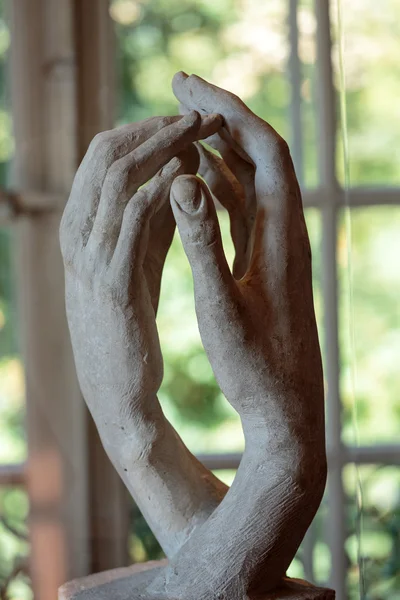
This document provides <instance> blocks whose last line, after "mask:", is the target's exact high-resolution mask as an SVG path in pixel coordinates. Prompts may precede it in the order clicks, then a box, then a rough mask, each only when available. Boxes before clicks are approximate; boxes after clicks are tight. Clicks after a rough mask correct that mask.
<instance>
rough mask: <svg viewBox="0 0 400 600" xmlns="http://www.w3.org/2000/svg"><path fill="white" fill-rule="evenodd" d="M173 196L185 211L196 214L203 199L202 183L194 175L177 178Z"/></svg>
mask: <svg viewBox="0 0 400 600" xmlns="http://www.w3.org/2000/svg"><path fill="white" fill-rule="evenodd" d="M177 188H178V189H177ZM172 197H173V199H174V200H175V202H176V203H177V204H178V206H179V207H180V208H181V209H182V210H183V211H184V212H185V213H187V214H189V215H191V214H194V213H195V212H197V211H198V209H199V208H200V204H201V200H202V190H201V184H200V183H199V182H198V181H197V180H196V179H195V178H194V177H191V178H189V177H187V178H180V179H177V180H176V181H175V183H174V185H173V188H172Z"/></svg>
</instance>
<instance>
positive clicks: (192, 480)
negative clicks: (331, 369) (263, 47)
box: [61, 73, 332, 600]
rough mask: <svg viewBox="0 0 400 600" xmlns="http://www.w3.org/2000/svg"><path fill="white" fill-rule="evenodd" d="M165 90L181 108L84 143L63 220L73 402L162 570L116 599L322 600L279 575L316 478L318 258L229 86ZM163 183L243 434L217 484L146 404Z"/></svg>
mask: <svg viewBox="0 0 400 600" xmlns="http://www.w3.org/2000/svg"><path fill="white" fill-rule="evenodd" d="M173 87H174V91H175V94H176V96H177V97H178V99H179V100H180V102H181V103H182V109H183V111H184V112H187V111H192V112H189V114H188V115H187V116H185V117H181V118H179V117H176V118H171V119H170V120H169V121H166V120H165V119H164V120H162V119H153V120H149V121H147V122H144V123H142V124H138V125H134V126H127V127H125V128H122V129H119V130H115V132H112V133H107V134H102V136H101V137H100V138H98V139H97V140H95V141H94V143H93V144H92V147H91V148H90V149H89V152H88V155H87V157H86V158H85V160H84V162H83V164H82V165H81V167H80V170H79V171H78V174H77V177H76V180H75V183H74V186H73V190H72V194H71V198H70V201H69V203H68V206H67V209H66V212H65V215H64V218H63V222H62V226H61V244H62V249H63V255H64V261H65V266H66V290H67V291H66V297H67V313H68V320H69V325H70V329H71V337H72V343H73V348H74V354H75V360H76V365H77V370H78V376H79V380H80V384H81V388H82V392H83V394H84V396H85V399H86V401H87V403H88V405H89V408H90V410H91V412H92V415H93V417H94V418H95V421H96V424H97V427H98V429H99V432H100V435H101V437H102V440H103V444H104V446H105V448H106V450H107V452H108V454H109V456H110V458H111V460H112V461H113V463H114V465H115V466H116V468H117V469H118V471H119V473H120V474H121V477H122V478H123V479H124V481H125V482H126V484H127V486H128V488H129V489H130V491H131V493H132V495H133V496H134V498H135V500H136V501H137V502H138V504H139V506H140V508H141V510H142V511H143V513H144V515H145V517H146V518H147V520H148V522H149V524H150V526H151V527H152V529H153V531H154V533H155V535H156V536H157V537H158V539H159V541H160V543H161V544H162V546H163V548H164V549H165V551H166V553H167V556H168V558H169V565H168V567H166V568H165V569H161V570H160V569H158V570H156V571H154V572H151V574H149V575H148V576H147V577H146V578H145V579H140V580H139V579H136V580H135V578H134V577H133V578H132V580H131V588H130V594H131V595H128V594H127V595H125V596H124V595H121V596H118V597H121V598H127V599H128V598H132V599H133V598H136V597H138V596H137V595H135V594H136V593H139V592H140V593H141V594H142V595H141V597H142V598H144V599H145V598H156V597H159V598H165V599H178V598H179V599H182V600H209V599H216V598H219V599H224V600H245V599H248V598H272V597H281V596H274V595H273V594H274V593H275V592H274V590H277V589H280V590H284V591H283V592H282V594H285V596H283V595H282V597H290V598H332V596H331V595H330V594H331V593H330V592H326V594H327V595H321V590H317V588H314V590H315V591H314V592H313V591H312V590H311V591H310V590H309V588H308V592H307V593H308V595H307V596H306V595H304V594H303V595H301V594H302V591H301V589H300V591H299V590H298V589H295V590H294V591H293V593H292V592H291V591H290V590H291V588H290V584H288V583H287V582H286V580H285V579H284V578H285V573H286V569H287V568H288V566H289V564H290V562H291V561H292V559H293V557H294V554H295V552H296V550H297V548H298V546H299V544H300V542H301V540H302V538H303V536H304V534H305V532H306V530H307V528H308V526H309V524H310V523H311V520H312V519H313V517H314V515H315V512H316V510H317V508H318V506H319V503H320V501H321V498H322V494H323V491H324V487H325V480H326V457H325V437H324V393H323V379H322V367H321V358H320V351H319V344H318V336H317V330H316V323H315V315H314V307H313V297H312V285H311V254H310V246H309V241H308V236H307V230H306V226H305V221H304V215H303V209H302V202H301V196H300V190H299V186H298V184H297V180H296V176H295V173H294V169H293V165H292V161H291V158H290V154H289V150H288V147H287V145H286V143H285V142H284V141H283V140H282V138H280V136H279V135H278V134H277V133H276V132H275V131H274V130H273V129H272V128H271V127H270V126H269V125H268V124H267V123H265V122H264V121H262V120H261V119H259V118H258V117H257V116H256V115H254V114H253V113H252V112H251V111H250V110H249V109H248V108H247V107H246V106H245V105H244V104H243V103H242V102H241V101H240V100H239V99H238V98H237V97H235V96H233V95H231V94H229V93H228V92H225V91H224V90H221V89H219V88H216V87H214V86H211V85H210V84H208V83H206V82H205V81H203V80H202V79H200V78H198V77H196V76H190V77H187V76H186V75H185V74H183V73H181V74H178V75H177V76H176V77H175V79H174V82H173ZM193 111H195V112H193ZM216 113H217V114H216ZM200 115H202V116H201V117H200ZM217 115H221V116H222V119H221V117H219V116H217ZM204 138H207V142H208V143H210V145H212V146H214V148H215V149H217V150H219V152H220V154H221V156H222V159H219V158H218V157H216V156H215V155H214V154H211V153H209V152H208V151H207V150H206V149H205V148H203V147H202V146H200V145H198V144H197V148H198V152H199V153H200V159H201V160H200V173H201V174H202V175H203V176H204V177H205V179H206V181H207V183H208V185H209V187H210V189H211V191H212V192H213V193H214V194H215V196H216V197H217V198H218V199H219V200H220V202H221V203H222V204H224V205H225V206H226V207H227V209H228V211H229V213H230V219H231V230H232V238H233V241H234V244H235V248H236V258H235V264H234V269H233V274H231V272H230V269H229V266H228V264H227V262H226V259H225V255H224V251H223V247H222V242H221V235H220V231H219V226H218V220H217V216H216V211H215V207H214V202H213V199H212V196H211V194H210V192H209V190H208V189H207V186H206V185H205V184H204V183H203V182H202V181H201V180H200V179H198V178H196V177H195V173H196V171H197V168H198V157H196V154H195V153H193V147H192V145H191V144H192V142H195V141H197V140H199V139H204ZM174 156H178V158H173V157H174ZM164 165H166V166H165V167H164ZM163 167H164V168H163ZM160 168H163V171H162V173H159V174H158V175H156V173H157V171H158V170H159V169H160ZM182 173H185V174H182ZM187 173H189V174H187ZM190 173H192V174H190ZM151 177H154V178H153V179H152V180H151V181H150V183H149V184H148V185H147V186H145V187H143V188H141V189H139V187H140V186H141V185H143V184H144V183H145V182H146V181H147V180H149V179H150V178H151ZM171 184H172V187H171ZM170 188H171V206H172V210H173V214H174V217H175V220H176V223H177V225H178V229H179V232H180V235H181V238H182V242H183V245H184V248H185V251H186V253H187V256H188V259H189V261H190V264H191V268H192V272H193V278H194V284H195V297H196V312H197V317H198V322H199V329H200V333H201V337H202V341H203V344H204V347H205V350H206V352H207V355H208V358H209V360H210V363H211V366H212V368H213V370H214V373H215V376H216V379H217V382H218V384H219V386H220V388H221V390H222V391H223V393H224V394H225V396H226V398H227V399H228V401H229V402H230V403H231V404H232V405H233V406H234V408H235V409H236V410H237V412H238V413H239V415H240V417H241V420H242V424H243V430H244V434H245V443H246V445H245V452H244V455H243V459H242V461H241V464H240V467H239V469H238V472H237V475H236V478H235V480H234V483H233V485H232V487H231V488H230V490H229V491H228V492H227V489H226V487H225V486H224V485H223V484H221V483H220V482H219V481H218V479H217V478H215V477H214V476H213V475H212V474H211V473H209V472H208V471H207V470H206V469H205V468H204V467H203V466H202V465H200V463H198V461H196V459H195V458H194V457H193V456H192V455H191V454H190V453H189V451H188V450H187V449H186V447H185V446H184V444H183V443H182V441H181V440H180V438H179V437H178V436H177V434H176V432H175V431H174V430H173V429H172V427H171V425H170V424H169V423H168V421H166V419H165V417H164V415H163V413H162V411H161V408H160V405H159V404H158V401H157V398H156V394H157V391H158V387H159V385H160V383H161V377H162V368H161V365H162V361H161V354H160V350H159V344H158V338H157V331H156V325H155V312H156V309H157V303H158V295H159V282H160V277H161V271H162V266H163V263H164V259H165V255H166V252H167V250H168V247H169V244H170V242H171V239H172V233H173V227H174V225H173V219H172V215H171V213H169V210H170V209H169V207H168V205H166V204H165V200H166V198H167V196H168V194H169V190H170ZM163 202H164V204H163ZM157 210H158V212H157ZM160 211H163V212H160ZM157 215H159V217H158V219H157ZM165 219H166V220H165ZM161 223H164V224H165V229H164V230H163V227H162V226H161ZM154 228H158V232H159V234H158V235H157V236H154V235H152V231H154ZM162 231H164V234H165V235H164V236H160V232H162ZM226 492H227V493H226ZM149 573H150V572H149ZM135 582H136V583H135ZM116 589H117V588H116ZM121 589H122V588H121ZM121 594H122V592H121ZM271 594H272V595H271ZM296 594H297V595H296ZM323 594H325V592H323ZM96 597H99V598H100V597H104V598H106V597H110V598H111V597H113V596H111V595H110V596H100V595H98V596H96Z"/></svg>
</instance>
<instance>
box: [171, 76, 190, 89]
mask: <svg viewBox="0 0 400 600" xmlns="http://www.w3.org/2000/svg"><path fill="white" fill-rule="evenodd" d="M188 78H189V75H188V74H187V73H185V72H184V71H178V72H177V73H175V75H174V76H173V78H172V89H173V92H174V94H175V92H176V91H178V90H179V88H180V87H181V86H182V85H183V84H184V83H185V81H186V79H188Z"/></svg>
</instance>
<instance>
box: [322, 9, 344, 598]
mask: <svg viewBox="0 0 400 600" xmlns="http://www.w3.org/2000/svg"><path fill="white" fill-rule="evenodd" d="M329 4H330V3H329V2H328V1H327V0H315V13H316V19H317V99H318V111H317V112H318V157H319V177H320V185H321V189H322V190H323V191H322V193H325V194H327V202H324V203H323V206H322V248H321V250H322V265H323V269H322V272H323V281H322V293H323V299H324V327H325V377H326V382H327V424H326V429H327V445H328V451H329V454H330V456H332V460H331V462H330V465H329V477H328V503H329V521H328V523H327V536H328V544H329V548H330V553H331V574H330V585H331V587H333V588H334V589H335V590H336V598H337V600H345V598H346V561H345V553H344V544H345V538H346V531H345V516H346V515H345V495H344V490H343V482H342V469H341V453H342V442H341V401H340V389H339V378H340V356H339V332H338V326H339V319H338V283H337V263H336V247H337V218H338V214H337V201H336V198H337V196H338V186H337V182H336V175H335V154H336V152H335V149H336V108H335V91H334V85H333V70H332V60H331V51H332V45H331V30H330V15H329Z"/></svg>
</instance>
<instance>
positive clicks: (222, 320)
mask: <svg viewBox="0 0 400 600" xmlns="http://www.w3.org/2000/svg"><path fill="white" fill-rule="evenodd" d="M171 206H172V210H173V213H174V216H175V220H176V224H177V226H178V229H179V234H180V237H181V240H182V244H183V247H184V249H185V252H186V255H187V257H188V260H189V263H190V266H191V269H192V273H193V281H194V288H195V300H196V313H197V318H198V321H199V329H200V334H201V337H202V341H203V344H204V347H205V349H206V351H207V353H208V355H209V356H210V357H211V356H212V357H213V361H215V362H214V363H213V364H214V365H219V364H222V363H221V361H222V362H223V361H224V359H225V360H228V361H229V359H228V357H227V356H226V353H227V352H229V348H232V347H233V346H232V343H233V342H234V341H236V340H234V338H235V335H236V333H237V331H236V329H235V327H233V326H230V324H232V323H238V322H239V319H238V316H237V312H238V310H239V308H238V307H239V304H240V298H239V296H240V294H239V291H238V288H237V285H236V282H235V280H234V278H233V276H232V274H231V272H230V269H229V266H228V263H227V261H226V258H225V254H224V250H223V246H222V240H221V232H220V229H219V224H218V219H217V214H216V210H215V206H214V202H213V199H212V197H211V195H210V192H209V191H208V189H207V187H206V185H205V184H204V183H203V182H202V181H201V180H200V179H198V178H197V177H194V176H191V175H183V176H180V177H178V178H177V179H175V181H174V183H173V184H172V187H171ZM216 330H217V331H218V332H219V336H218V342H217V343H216V341H215V331H216ZM217 370H218V367H217Z"/></svg>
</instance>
